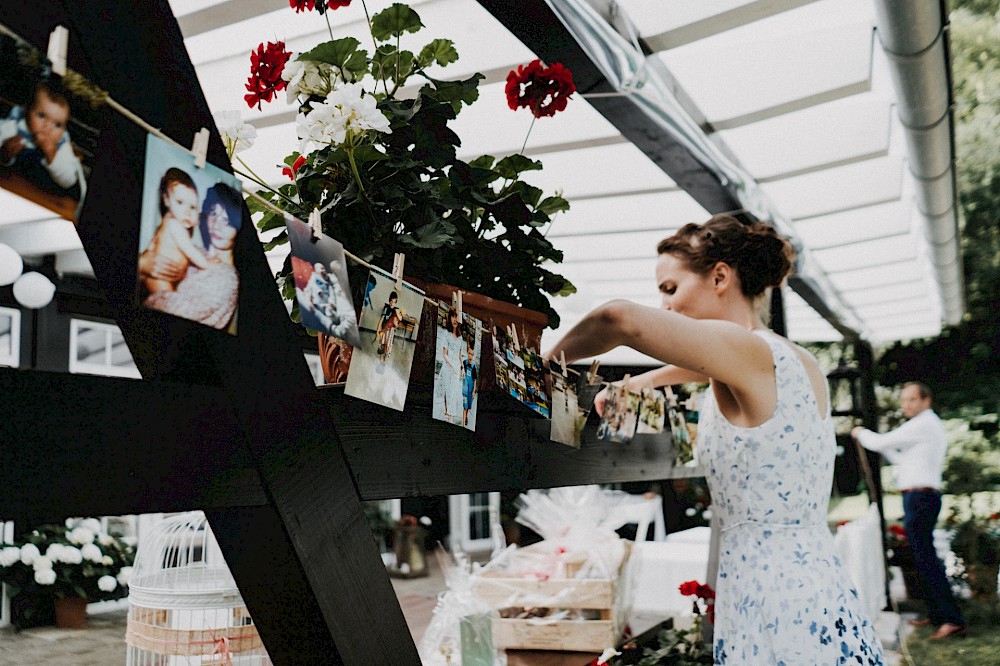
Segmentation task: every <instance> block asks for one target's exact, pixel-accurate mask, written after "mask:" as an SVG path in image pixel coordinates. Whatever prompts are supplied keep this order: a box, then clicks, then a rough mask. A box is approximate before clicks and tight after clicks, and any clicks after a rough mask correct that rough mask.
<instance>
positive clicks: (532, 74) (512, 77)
mask: <svg viewBox="0 0 1000 666" xmlns="http://www.w3.org/2000/svg"><path fill="white" fill-rule="evenodd" d="M505 91H506V93H507V106H509V107H510V108H511V109H512V110H515V111H516V110H517V109H519V108H520V107H522V106H526V107H528V108H530V109H531V113H532V114H533V115H534V116H535V118H541V117H542V116H554V115H555V114H556V112H557V111H562V110H564V109H565V108H566V102H567V101H568V100H569V96H570V95H572V94H573V93H574V92H576V86H575V85H573V74H572V72H570V71H569V70H568V69H566V68H565V67H563V66H562V64H561V63H558V62H557V63H555V64H554V65H552V66H551V67H543V66H542V63H541V61H540V60H532V61H531V62H529V63H528V65H527V66H525V65H518V66H517V69H516V70H513V69H512V70H511V71H510V73H509V74H508V75H507V87H506V88H505Z"/></svg>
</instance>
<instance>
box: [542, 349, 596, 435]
mask: <svg viewBox="0 0 1000 666" xmlns="http://www.w3.org/2000/svg"><path fill="white" fill-rule="evenodd" d="M550 367H552V366H550ZM586 422H587V413H586V412H584V411H582V410H581V409H580V406H579V404H578V402H577V397H576V384H575V382H572V381H569V380H568V379H567V377H566V376H565V375H563V374H561V373H560V372H559V371H557V370H553V371H552V431H551V434H550V436H549V439H551V440H552V441H553V442H559V443H560V444H565V445H567V446H573V447H576V448H580V435H582V434H583V426H584V424H585V423H586Z"/></svg>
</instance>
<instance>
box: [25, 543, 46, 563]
mask: <svg viewBox="0 0 1000 666" xmlns="http://www.w3.org/2000/svg"><path fill="white" fill-rule="evenodd" d="M40 556H41V553H40V552H39V550H38V546H36V545H35V544H33V543H26V544H24V545H23V546H21V564H23V565H25V566H29V567H30V566H31V563H32V562H34V561H35V558H36V557H40Z"/></svg>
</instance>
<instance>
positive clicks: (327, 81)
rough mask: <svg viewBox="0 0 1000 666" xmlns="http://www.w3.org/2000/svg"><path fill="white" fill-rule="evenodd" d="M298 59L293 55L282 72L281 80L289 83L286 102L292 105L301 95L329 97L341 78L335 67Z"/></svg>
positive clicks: (286, 90)
mask: <svg viewBox="0 0 1000 666" xmlns="http://www.w3.org/2000/svg"><path fill="white" fill-rule="evenodd" d="M296 57H297V54H296V55H293V56H292V57H291V59H289V61H288V62H287V63H285V68H284V69H283V70H281V78H282V79H284V80H285V81H287V82H288V87H287V88H286V89H285V100H286V101H287V102H288V103H289V104H291V103H293V102H295V101H297V98H298V97H299V95H303V96H309V95H318V96H320V97H324V96H326V95H328V94H329V93H330V91H331V90H333V88H334V86H335V84H336V81H337V80H338V79H339V78H340V77H338V76H337V73H336V72H335V71H334V69H333V66H332V65H329V64H327V63H325V62H315V61H313V60H296V59H295V58H296Z"/></svg>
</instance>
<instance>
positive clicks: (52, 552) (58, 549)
mask: <svg viewBox="0 0 1000 666" xmlns="http://www.w3.org/2000/svg"><path fill="white" fill-rule="evenodd" d="M63 548H67V546H65V545H63V544H61V543H50V544H49V547H48V548H46V549H45V557H47V558H49V559H50V560H52V561H53V562H62V550H63Z"/></svg>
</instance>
